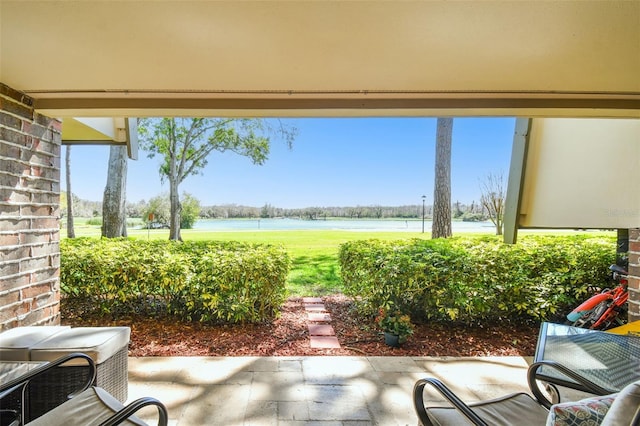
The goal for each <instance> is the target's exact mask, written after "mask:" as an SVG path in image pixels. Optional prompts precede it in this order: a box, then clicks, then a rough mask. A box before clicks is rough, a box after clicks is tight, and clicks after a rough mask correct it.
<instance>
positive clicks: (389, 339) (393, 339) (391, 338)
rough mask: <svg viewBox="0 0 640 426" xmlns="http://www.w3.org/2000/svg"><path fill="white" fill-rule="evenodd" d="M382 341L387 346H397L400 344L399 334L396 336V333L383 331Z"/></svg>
mask: <svg viewBox="0 0 640 426" xmlns="http://www.w3.org/2000/svg"><path fill="white" fill-rule="evenodd" d="M384 343H385V344H386V345H387V346H391V347H393V348H397V347H399V346H400V336H398V335H397V334H391V333H387V332H386V331H385V332H384Z"/></svg>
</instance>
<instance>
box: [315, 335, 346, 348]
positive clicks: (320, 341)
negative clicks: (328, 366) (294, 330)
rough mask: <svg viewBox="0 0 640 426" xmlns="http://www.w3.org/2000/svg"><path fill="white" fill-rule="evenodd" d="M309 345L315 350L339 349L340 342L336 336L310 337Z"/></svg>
mask: <svg viewBox="0 0 640 426" xmlns="http://www.w3.org/2000/svg"><path fill="white" fill-rule="evenodd" d="M309 341H310V342H309V344H310V345H311V347H312V348H316V349H323V348H324V349H331V348H340V342H339V341H338V338H337V337H336V336H311V337H310V338H309Z"/></svg>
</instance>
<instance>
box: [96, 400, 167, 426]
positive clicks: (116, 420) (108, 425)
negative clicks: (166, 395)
mask: <svg viewBox="0 0 640 426" xmlns="http://www.w3.org/2000/svg"><path fill="white" fill-rule="evenodd" d="M149 405H155V406H156V407H157V408H158V426H167V422H168V418H169V415H168V413H167V408H166V407H165V406H164V404H163V403H162V402H160V401H158V400H157V399H155V398H151V397H145V398H140V399H136V400H135V401H133V402H132V403H130V404H127V406H125V407H124V408H123V409H121V410H120V411H118V412H117V413H115V414H114V415H113V416H111V417H109V418H108V419H107V420H105V421H104V422H102V423H100V426H114V425H119V424H120V423H122V422H123V421H125V420H126V419H128V418H129V417H131V416H132V415H133V414H135V413H136V412H137V411H138V410H139V409H141V408H142V407H146V406H149Z"/></svg>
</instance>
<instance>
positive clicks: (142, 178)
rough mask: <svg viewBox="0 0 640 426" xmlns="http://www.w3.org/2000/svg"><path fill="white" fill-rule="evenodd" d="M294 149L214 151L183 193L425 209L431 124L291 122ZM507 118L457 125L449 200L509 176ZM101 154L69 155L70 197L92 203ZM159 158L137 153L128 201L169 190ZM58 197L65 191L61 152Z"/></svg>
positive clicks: (75, 151) (206, 199)
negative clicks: (259, 161) (263, 153)
mask: <svg viewBox="0 0 640 426" xmlns="http://www.w3.org/2000/svg"><path fill="white" fill-rule="evenodd" d="M286 122H287V123H289V124H291V125H293V126H295V127H297V128H298V130H299V133H298V137H297V138H296V140H295V142H294V145H293V148H292V149H291V150H289V149H288V148H287V146H286V145H285V143H284V142H282V141H280V140H273V141H272V145H271V154H270V156H269V160H267V162H266V163H265V164H264V165H262V166H256V165H253V164H252V163H251V161H250V160H249V159H248V158H245V157H241V156H238V155H236V154H232V153H224V154H221V153H217V152H214V153H213V154H212V155H211V157H210V158H209V164H208V166H207V167H206V168H205V169H204V170H203V174H202V175H201V176H191V177H188V178H187V179H186V180H185V181H184V182H183V184H182V185H181V188H180V191H181V192H183V191H186V192H188V193H190V194H192V195H193V196H195V197H196V198H197V199H199V200H200V203H201V204H202V205H220V204H241V205H248V206H256V207H260V206H263V205H264V204H266V203H269V204H271V205H273V206H275V207H284V208H298V207H312V206H317V207H323V206H325V207H328V206H356V205H361V206H365V205H384V206H394V205H407V204H421V203H422V200H421V196H422V195H426V196H427V204H431V203H432V202H433V181H434V174H435V172H434V167H435V160H434V159H435V139H436V119H435V118H296V119H286ZM514 128H515V119H514V118H456V119H454V123H453V144H452V158H451V186H452V189H451V197H452V201H453V202H455V201H460V202H461V203H466V204H468V203H471V202H472V201H474V200H475V201H478V200H479V199H480V181H481V179H482V178H484V177H486V176H487V174H489V173H494V174H496V173H503V175H504V177H505V179H506V178H507V177H508V172H509V161H510V159H511V144H512V141H513V133H514ZM108 157H109V148H108V147H105V146H73V148H72V153H71V183H72V191H73V193H74V194H76V195H78V196H79V197H80V198H83V199H87V200H94V201H99V200H101V199H102V192H103V191H104V185H105V183H106V176H107V161H108ZM159 161H160V160H159V159H158V158H153V159H149V158H147V154H146V152H144V151H140V153H139V159H138V160H137V161H129V172H128V176H127V200H128V201H134V202H135V201H139V200H142V199H144V200H148V199H149V198H152V197H154V196H156V195H159V194H161V193H166V192H168V191H169V188H168V185H167V184H166V183H165V184H164V185H161V183H160V177H159V174H158V165H159ZM61 184H62V189H63V190H64V189H65V168H64V150H63V155H62V182H61Z"/></svg>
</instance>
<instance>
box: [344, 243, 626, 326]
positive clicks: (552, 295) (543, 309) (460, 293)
mask: <svg viewBox="0 0 640 426" xmlns="http://www.w3.org/2000/svg"><path fill="white" fill-rule="evenodd" d="M339 259H340V267H341V271H342V280H343V283H344V287H345V293H347V294H348V295H351V296H354V297H355V298H356V300H357V303H358V306H359V308H360V309H361V310H362V311H363V312H364V313H365V314H367V315H374V314H375V312H376V310H377V309H378V307H380V306H384V305H385V303H387V302H388V301H391V302H392V303H394V304H395V306H397V307H398V308H399V309H400V310H402V311H403V312H406V313H410V314H411V315H412V316H413V318H414V319H415V320H426V319H432V320H443V321H444V320H447V321H451V320H454V321H463V322H467V323H476V322H480V321H486V320H493V321H495V320H502V319H509V320H526V319H536V320H545V319H550V318H552V317H553V316H554V315H558V314H559V313H562V312H565V311H566V310H567V309H568V308H569V307H570V306H573V305H574V304H575V303H576V302H577V301H578V300H580V299H582V298H584V295H585V294H586V292H587V287H588V286H589V285H590V284H595V283H605V282H606V280H607V278H608V266H609V265H610V264H611V263H613V262H614V261H615V240H614V239H613V238H602V237H589V236H571V237H550V236H526V237H523V238H521V239H520V241H519V242H518V244H515V245H508V244H504V243H502V242H501V240H500V237H495V236H482V237H466V238H450V239H436V240H418V239H415V240H405V241H395V242H383V241H377V240H367V241H353V242H348V243H345V244H343V245H341V247H340V254H339Z"/></svg>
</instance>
